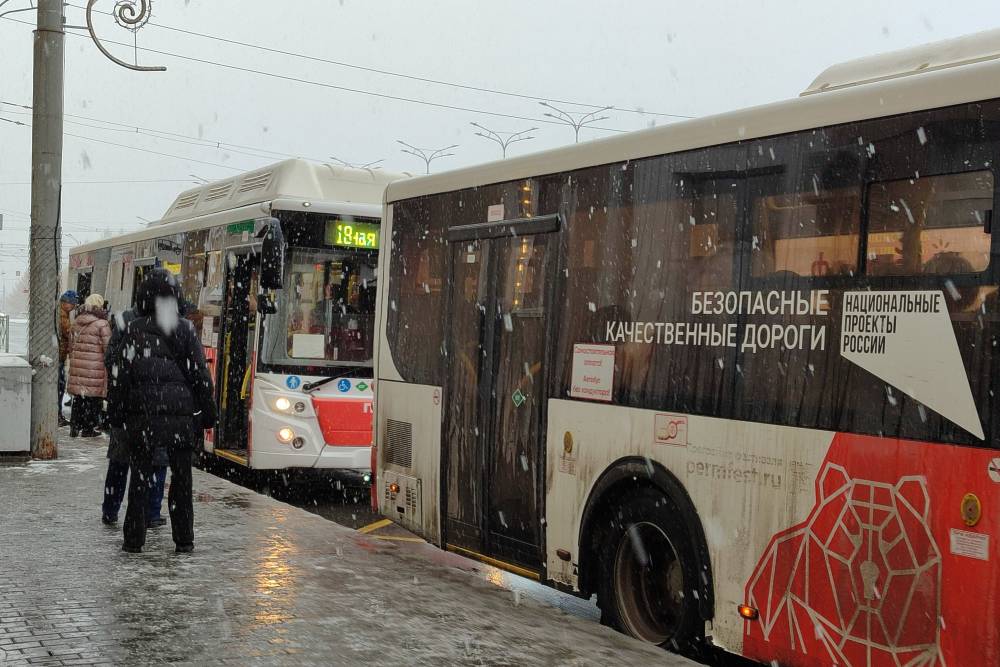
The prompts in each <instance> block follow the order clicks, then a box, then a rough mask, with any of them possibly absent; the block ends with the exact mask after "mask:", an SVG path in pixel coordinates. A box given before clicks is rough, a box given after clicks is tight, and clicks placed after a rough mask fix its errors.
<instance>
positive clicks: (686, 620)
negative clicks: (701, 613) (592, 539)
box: [597, 487, 702, 653]
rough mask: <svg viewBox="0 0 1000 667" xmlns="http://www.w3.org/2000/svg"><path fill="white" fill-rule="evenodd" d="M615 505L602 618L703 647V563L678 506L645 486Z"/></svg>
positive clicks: (670, 643)
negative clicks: (700, 583) (699, 592)
mask: <svg viewBox="0 0 1000 667" xmlns="http://www.w3.org/2000/svg"><path fill="white" fill-rule="evenodd" d="M627 498H628V499H627V501H626V502H625V503H624V504H623V505H621V506H619V507H618V508H617V511H614V510H612V512H611V515H610V516H609V517H607V518H608V519H609V521H606V522H604V523H605V525H606V526H608V528H607V530H606V532H605V534H604V535H602V536H601V538H600V539H601V542H600V544H601V552H600V567H601V574H600V578H599V580H598V591H597V600H598V604H599V605H600V607H601V622H602V623H604V624H606V625H610V626H612V627H614V628H617V629H618V630H620V631H622V632H624V633H626V634H629V635H631V636H633V637H636V638H637V639H641V640H643V641H646V642H649V643H652V644H658V645H660V646H663V647H664V648H667V649H670V650H673V651H678V652H684V653H691V652H697V649H698V643H699V639H700V635H701V634H702V633H701V632H700V631H699V628H698V626H699V620H698V600H697V592H696V591H697V590H698V588H699V587H698V585H697V579H696V577H697V571H698V570H697V563H696V559H695V556H694V553H693V550H692V548H691V541H690V539H689V536H688V531H687V530H686V528H685V526H684V525H683V524H682V523H681V521H680V520H679V519H678V517H679V512H678V510H677V507H676V505H675V504H674V503H673V502H671V501H670V499H669V498H668V497H667V496H666V495H665V494H664V493H663V492H661V491H659V490H657V489H654V488H650V487H643V488H640V489H637V490H636V491H634V492H630V493H629V494H628V496H627Z"/></svg>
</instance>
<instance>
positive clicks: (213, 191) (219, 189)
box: [205, 181, 233, 202]
mask: <svg viewBox="0 0 1000 667" xmlns="http://www.w3.org/2000/svg"><path fill="white" fill-rule="evenodd" d="M232 189H233V181H230V182H228V183H222V184H221V185H216V186H215V187H212V188H209V189H208V194H206V195H205V201H207V202H208V201H215V200H216V199H222V198H224V197H228V196H229V192H230V191H231V190H232Z"/></svg>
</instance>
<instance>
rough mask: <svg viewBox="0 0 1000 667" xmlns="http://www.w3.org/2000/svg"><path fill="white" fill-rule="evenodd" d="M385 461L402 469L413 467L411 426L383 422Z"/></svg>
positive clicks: (408, 423) (406, 423)
mask: <svg viewBox="0 0 1000 667" xmlns="http://www.w3.org/2000/svg"><path fill="white" fill-rule="evenodd" d="M385 461H386V463H392V464H393V465H397V466H403V467H404V468H409V467H410V466H411V465H413V424H411V423H410V422H401V421H396V420H395V419H387V420H386V421H385Z"/></svg>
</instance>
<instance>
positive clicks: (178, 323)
mask: <svg viewBox="0 0 1000 667" xmlns="http://www.w3.org/2000/svg"><path fill="white" fill-rule="evenodd" d="M179 301H180V290H179V288H178V285H177V280H176V279H175V278H174V276H173V274H171V273H170V272H169V271H167V270H165V269H159V268H158V269H153V270H152V271H150V272H149V274H148V275H147V276H146V278H145V279H144V280H143V281H142V284H140V285H139V290H138V293H137V296H136V307H135V311H136V317H135V319H133V320H132V321H131V322H129V323H127V324H126V326H125V331H124V334H123V337H122V341H121V350H120V352H119V353H118V354H116V355H115V356H116V358H115V359H113V360H112V362H113V363H112V369H113V381H112V385H111V396H110V400H109V422H110V424H111V425H112V426H115V427H121V428H122V429H123V430H124V434H125V440H126V443H127V446H128V449H129V459H130V461H131V479H130V481H129V489H128V509H127V510H126V512H125V525H124V536H125V541H124V544H123V545H122V550H123V551H128V552H132V553H138V552H140V551H142V547H143V545H144V544H145V541H146V508H147V506H148V498H149V493H150V490H151V486H152V485H153V483H154V479H155V478H154V470H153V468H154V466H153V454H154V452H155V450H156V448H157V447H165V448H166V450H167V456H168V458H169V461H170V479H171V482H170V491H169V493H168V496H167V507H168V510H169V512H170V528H171V531H172V533H173V538H174V544H175V545H176V551H177V552H178V553H189V552H191V551H193V550H194V506H193V498H192V486H191V485H192V473H191V457H192V454H193V450H194V446H195V443H196V442H197V441H198V437H197V436H198V431H199V430H200V429H205V428H212V427H214V425H215V419H216V408H215V399H214V397H213V392H212V380H211V377H210V376H209V373H208V368H207V366H206V365H205V354H204V351H203V350H202V347H201V343H200V342H199V341H198V339H197V337H196V335H195V332H194V327H192V326H191V324H190V323H189V322H188V321H187V320H184V319H182V318H181V317H180V312H179Z"/></svg>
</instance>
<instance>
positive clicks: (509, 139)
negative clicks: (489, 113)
mask: <svg viewBox="0 0 1000 667" xmlns="http://www.w3.org/2000/svg"><path fill="white" fill-rule="evenodd" d="M469 125H471V126H473V127H475V128H478V129H480V130H482V132H476V136H477V137H482V138H483V139H489V140H490V141H492V142H495V143H496V144H497V145H499V146H500V151H501V154H502V155H503V157H504V159H507V147H508V146H510V145H511V144H513V143H517V142H518V141H527V140H529V139H534V137H529V136H525V135H527V134H528V132H534V131H535V130H537V129H538V128H537V127H529V128H528V129H527V130H521V131H520V132H496V131H494V130H491V129H490V128H488V127H483V126H482V125H480V124H479V123H475V122H473V123H469ZM484 133H485V134H484Z"/></svg>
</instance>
